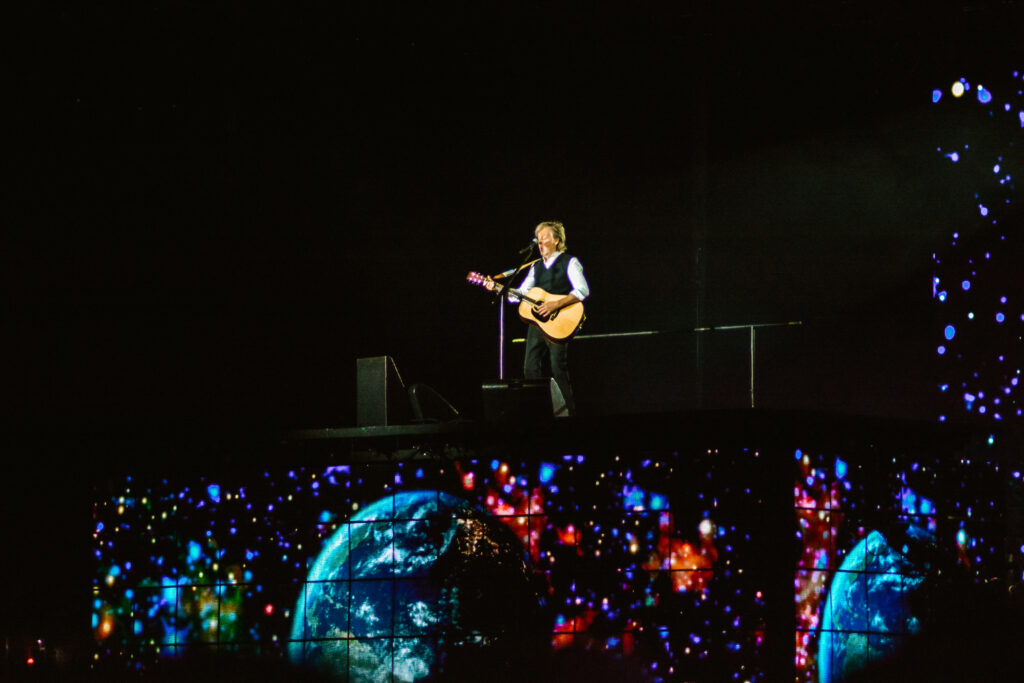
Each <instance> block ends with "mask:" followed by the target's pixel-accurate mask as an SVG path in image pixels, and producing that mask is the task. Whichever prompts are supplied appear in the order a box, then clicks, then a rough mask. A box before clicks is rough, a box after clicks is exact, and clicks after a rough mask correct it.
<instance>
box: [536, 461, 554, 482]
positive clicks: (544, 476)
mask: <svg viewBox="0 0 1024 683" xmlns="http://www.w3.org/2000/svg"><path fill="white" fill-rule="evenodd" d="M554 476H555V466H554V465H552V464H550V463H546V462H544V463H541V465H540V475H539V479H540V483H542V484H547V483H548V482H550V481H551V480H552V479H553V478H554Z"/></svg>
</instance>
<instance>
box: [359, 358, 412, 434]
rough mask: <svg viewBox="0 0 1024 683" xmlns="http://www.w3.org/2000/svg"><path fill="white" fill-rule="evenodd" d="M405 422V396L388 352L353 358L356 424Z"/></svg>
mask: <svg viewBox="0 0 1024 683" xmlns="http://www.w3.org/2000/svg"><path fill="white" fill-rule="evenodd" d="M408 423H409V397H408V395H407V394H406V391H405V383H404V382H403V381H402V376H401V375H399V374H398V368H397V367H396V366H395V361H394V359H392V358H391V356H374V357H372V358H357V359H356V425H357V426H359V427H378V426H381V427H382V426H387V425H396V424H408Z"/></svg>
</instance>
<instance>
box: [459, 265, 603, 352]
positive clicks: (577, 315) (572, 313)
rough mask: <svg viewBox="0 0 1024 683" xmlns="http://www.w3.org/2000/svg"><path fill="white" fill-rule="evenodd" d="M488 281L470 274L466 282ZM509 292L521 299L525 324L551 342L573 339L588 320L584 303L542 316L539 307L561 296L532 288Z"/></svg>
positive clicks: (572, 304)
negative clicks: (535, 328)
mask: <svg viewBox="0 0 1024 683" xmlns="http://www.w3.org/2000/svg"><path fill="white" fill-rule="evenodd" d="M486 279H487V278H486V276H485V275H481V274H480V273H470V274H469V275H467V276H466V281H468V282H471V283H473V284H474V285H481V286H482V285H483V284H484V280H486ZM494 284H495V285H496V286H497V287H499V288H505V287H507V285H503V284H501V283H499V282H495V283H494ZM509 292H510V293H511V294H514V295H516V296H517V297H519V317H520V318H522V319H523V322H525V323H527V324H529V325H535V326H536V327H537V328H538V329H539V330H540V331H541V333H542V334H543V335H544V336H545V337H546V338H547V339H548V340H549V341H553V342H564V341H568V340H570V339H572V337H573V335H574V334H576V332H578V331H579V329H580V326H581V325H583V321H584V320H585V319H586V316H585V315H584V314H583V302H582V301H576V302H574V303H571V304H569V305H568V306H564V307H562V308H560V309H558V310H557V311H555V312H554V313H552V314H550V315H541V314H540V313H538V312H537V306H540V305H541V304H542V303H544V302H545V301H548V300H550V299H556V298H558V297H559V296H560V295H558V294H550V293H548V292H546V291H544V290H543V289H541V288H540V287H531V288H530V290H529V291H528V292H523V291H520V290H518V289H512V288H511V287H510V288H509Z"/></svg>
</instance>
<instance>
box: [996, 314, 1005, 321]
mask: <svg viewBox="0 0 1024 683" xmlns="http://www.w3.org/2000/svg"><path fill="white" fill-rule="evenodd" d="M1004 320H1006V316H1005V315H1003V314H1002V313H996V322H997V323H1001V322H1003V321H1004Z"/></svg>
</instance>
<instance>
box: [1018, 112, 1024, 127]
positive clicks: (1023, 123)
mask: <svg viewBox="0 0 1024 683" xmlns="http://www.w3.org/2000/svg"><path fill="white" fill-rule="evenodd" d="M1017 118H1019V119H1020V127H1021V128H1024V111H1020V112H1017Z"/></svg>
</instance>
